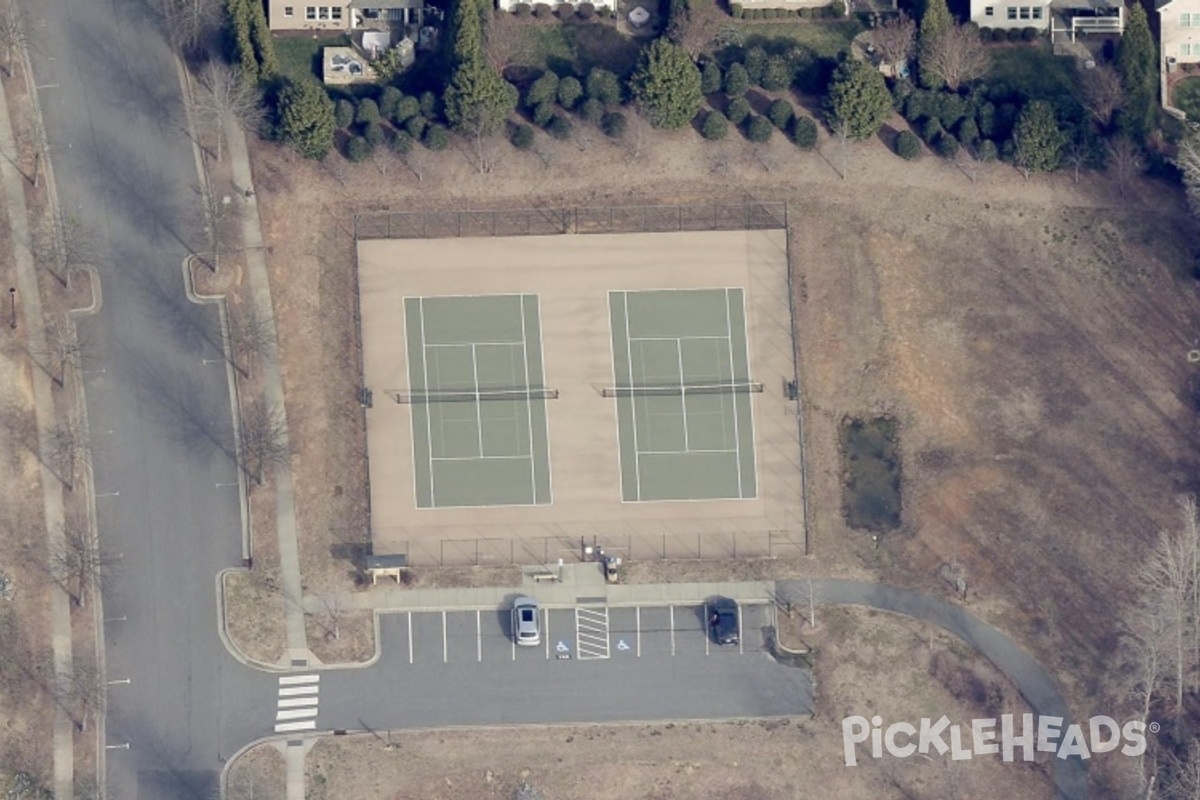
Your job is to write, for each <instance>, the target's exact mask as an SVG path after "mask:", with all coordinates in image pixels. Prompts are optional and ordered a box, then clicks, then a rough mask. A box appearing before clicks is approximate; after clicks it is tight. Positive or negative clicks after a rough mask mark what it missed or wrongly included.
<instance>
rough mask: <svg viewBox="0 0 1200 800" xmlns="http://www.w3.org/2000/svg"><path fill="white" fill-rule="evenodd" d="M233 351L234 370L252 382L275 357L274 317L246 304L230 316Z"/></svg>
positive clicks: (230, 341) (230, 346)
mask: <svg viewBox="0 0 1200 800" xmlns="http://www.w3.org/2000/svg"><path fill="white" fill-rule="evenodd" d="M229 349H230V351H231V356H232V357H233V366H234V367H235V368H236V369H237V370H238V372H240V373H242V376H243V377H246V378H249V377H251V375H252V374H253V372H254V367H255V366H256V365H258V364H264V363H267V362H268V361H269V360H270V359H272V358H273V357H274V355H275V326H274V325H273V324H272V321H271V315H270V314H269V313H267V311H266V310H265V309H263V308H260V307H259V305H258V304H257V303H254V302H250V303H246V304H244V305H243V306H242V307H241V308H239V309H237V310H236V311H235V310H233V309H230V313H229Z"/></svg>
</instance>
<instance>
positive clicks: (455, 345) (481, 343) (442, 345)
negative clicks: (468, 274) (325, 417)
mask: <svg viewBox="0 0 1200 800" xmlns="http://www.w3.org/2000/svg"><path fill="white" fill-rule="evenodd" d="M518 296H521V295H518ZM713 338H716V337H713ZM521 341H522V340H520V339H518V340H515V341H512V342H476V343H475V344H478V345H482V346H484V347H488V346H492V345H494V346H496V347H500V346H502V345H503V346H506V347H512V346H513V345H517V346H520V344H521ZM429 346H430V347H462V345H461V344H431V345H429Z"/></svg>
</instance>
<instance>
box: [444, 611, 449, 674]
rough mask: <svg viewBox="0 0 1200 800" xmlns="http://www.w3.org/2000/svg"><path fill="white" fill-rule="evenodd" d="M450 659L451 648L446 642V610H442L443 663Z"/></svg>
mask: <svg viewBox="0 0 1200 800" xmlns="http://www.w3.org/2000/svg"><path fill="white" fill-rule="evenodd" d="M449 660H450V650H449V647H448V645H447V642H446V612H445V611H443V612H442V663H443V664H445V663H447V662H448V661H449Z"/></svg>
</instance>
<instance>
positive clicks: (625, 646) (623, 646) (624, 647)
mask: <svg viewBox="0 0 1200 800" xmlns="http://www.w3.org/2000/svg"><path fill="white" fill-rule="evenodd" d="M617 649H618V650H628V649H629V644H628V643H627V642H626V641H625V640H624V639H618V640H617Z"/></svg>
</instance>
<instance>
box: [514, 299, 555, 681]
mask: <svg viewBox="0 0 1200 800" xmlns="http://www.w3.org/2000/svg"><path fill="white" fill-rule="evenodd" d="M524 319H525V317H524V315H522V317H521V321H522V324H524ZM542 619H544V620H545V623H544V624H543V625H542V636H543V637H544V638H545V640H546V660H547V661H549V660H550V609H548V608H543V609H542Z"/></svg>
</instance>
